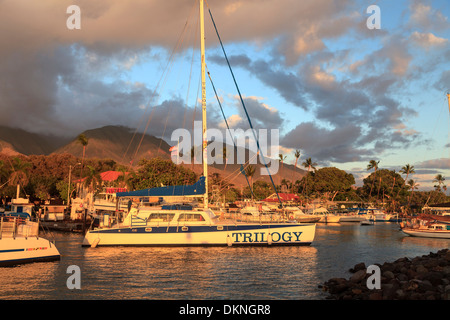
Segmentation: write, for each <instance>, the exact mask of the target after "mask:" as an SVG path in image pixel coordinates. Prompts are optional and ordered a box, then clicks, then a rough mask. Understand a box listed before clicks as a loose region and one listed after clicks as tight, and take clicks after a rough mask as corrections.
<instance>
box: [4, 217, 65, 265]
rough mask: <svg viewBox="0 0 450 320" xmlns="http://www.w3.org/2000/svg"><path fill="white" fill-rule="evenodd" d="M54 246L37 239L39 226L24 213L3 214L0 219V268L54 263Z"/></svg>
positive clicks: (56, 254) (55, 249)
mask: <svg viewBox="0 0 450 320" xmlns="http://www.w3.org/2000/svg"><path fill="white" fill-rule="evenodd" d="M59 259H60V254H59V251H58V249H57V248H56V246H55V244H54V243H52V242H50V241H49V240H47V239H44V238H42V237H39V224H38V222H32V221H30V219H29V215H28V214H26V213H5V214H2V216H1V218H0V266H13V265H18V264H23V263H30V262H42V261H55V260H59Z"/></svg>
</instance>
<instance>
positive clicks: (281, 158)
mask: <svg viewBox="0 0 450 320" xmlns="http://www.w3.org/2000/svg"><path fill="white" fill-rule="evenodd" d="M278 158H280V162H281V170H283V163H284V160H286V158H287V156H283V154H281V153H279V154H278ZM279 177H280V179H279V181H280V190H281V179H282V177H281V171H280V175H279Z"/></svg>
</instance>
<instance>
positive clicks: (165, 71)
mask: <svg viewBox="0 0 450 320" xmlns="http://www.w3.org/2000/svg"><path fill="white" fill-rule="evenodd" d="M193 9H194V5H193V6H192V8H191V13H190V15H189V17H188V19H187V20H186V22H185V24H184V27H183V30H182V31H181V33H180V36H179V37H178V39H177V42H176V44H175V46H174V48H173V49H172V52H171V54H170V56H169V59H168V61H167V64H166V69H165V70H164V72H163V74H162V75H161V78H160V79H159V81H158V85H157V87H156V89H158V87H159V85H160V84H161V81H162V80H163V79H164V80H163V83H162V87H164V86H165V84H166V81H167V76H168V73H169V69H170V68H171V67H172V66H173V61H174V55H175V52H176V51H177V50H178V48H179V46H180V42H182V38H183V37H184V34H185V32H186V28H187V26H188V23H189V19H190V17H191V15H192V12H193ZM160 90H162V88H161V89H160ZM156 91H157V90H155V92H156ZM158 97H159V95H158ZM150 101H151V99H149V102H148V105H149V104H150ZM155 105H156V103H155ZM154 109H155V108H154V107H153V108H152V111H151V114H150V116H149V118H148V121H147V124H146V126H145V129H144V132H143V133H142V136H141V139H140V141H139V144H138V146H137V147H136V150H135V152H134V156H133V157H132V160H131V161H133V160H134V158H135V157H136V156H137V153H138V151H139V149H140V147H141V145H142V141H143V140H144V137H145V134H146V132H147V130H148V127H149V125H150V120H151V119H152V115H153V111H154ZM136 131H137V129H136Z"/></svg>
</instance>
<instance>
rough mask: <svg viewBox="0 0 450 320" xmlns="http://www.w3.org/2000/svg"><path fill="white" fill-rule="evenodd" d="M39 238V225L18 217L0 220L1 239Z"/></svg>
mask: <svg viewBox="0 0 450 320" xmlns="http://www.w3.org/2000/svg"><path fill="white" fill-rule="evenodd" d="M37 236H39V224H38V223H37V222H32V221H29V220H25V219H21V218H18V217H1V218H0V239H2V238H14V239H15V238H16V237H37Z"/></svg>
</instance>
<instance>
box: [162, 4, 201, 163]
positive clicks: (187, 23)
mask: <svg viewBox="0 0 450 320" xmlns="http://www.w3.org/2000/svg"><path fill="white" fill-rule="evenodd" d="M193 8H194V7H192V9H193ZM192 9H191V13H190V14H189V17H188V19H187V21H186V24H185V28H184V30H183V37H182V38H181V42H180V52H182V51H183V50H182V46H183V44H184V43H185V41H184V40H185V37H186V33H187V30H188V26H189V25H190V21H191V16H192V13H193V10H192ZM179 79H180V73H179V74H178V78H177V83H178V81H179ZM171 109H172V107H170V109H169V112H167V117H166V123H165V125H164V130H163V133H162V138H164V135H165V133H166V129H167V124H168V122H169V114H170V110H171ZM161 145H162V139H160V141H159V146H158V151H157V155H159V153H160V151H161Z"/></svg>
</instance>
